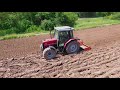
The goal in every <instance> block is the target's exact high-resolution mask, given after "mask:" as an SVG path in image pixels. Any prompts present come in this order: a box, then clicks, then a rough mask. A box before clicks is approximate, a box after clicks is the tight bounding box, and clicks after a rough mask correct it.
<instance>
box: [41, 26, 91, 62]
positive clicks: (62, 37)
mask: <svg viewBox="0 0 120 90" xmlns="http://www.w3.org/2000/svg"><path fill="white" fill-rule="evenodd" d="M54 29H55V31H54V37H53V38H51V39H46V40H44V41H43V42H42V44H41V45H40V48H41V50H42V51H43V57H44V58H45V59H47V60H49V59H53V58H54V57H55V56H56V54H57V53H58V52H61V53H67V54H72V53H77V52H78V51H80V49H82V50H90V49H91V48H90V47H88V46H86V45H84V44H83V42H82V41H81V40H80V39H78V38H74V36H73V30H74V28H72V27H69V26H61V27H55V28H54Z"/></svg>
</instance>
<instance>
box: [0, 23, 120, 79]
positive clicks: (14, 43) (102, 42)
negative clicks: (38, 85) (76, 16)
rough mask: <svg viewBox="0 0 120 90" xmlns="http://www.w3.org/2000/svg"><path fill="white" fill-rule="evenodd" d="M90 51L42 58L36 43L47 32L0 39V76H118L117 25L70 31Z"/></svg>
mask: <svg viewBox="0 0 120 90" xmlns="http://www.w3.org/2000/svg"><path fill="white" fill-rule="evenodd" d="M74 36H75V37H78V38H80V39H81V40H83V41H84V43H85V44H87V45H89V46H91V48H92V50H90V51H87V52H80V53H79V54H71V55H65V56H62V55H60V54H58V55H57V56H56V58H55V59H53V60H51V61H46V60H44V59H43V58H42V53H41V52H40V49H39V45H40V44H41V42H42V40H44V39H46V38H49V35H40V36H33V37H26V38H21V39H11V40H1V41H0V78H115V77H117V78H118V77H120V25H111V26H105V27H98V28H91V29H85V30H79V31H75V32H74Z"/></svg>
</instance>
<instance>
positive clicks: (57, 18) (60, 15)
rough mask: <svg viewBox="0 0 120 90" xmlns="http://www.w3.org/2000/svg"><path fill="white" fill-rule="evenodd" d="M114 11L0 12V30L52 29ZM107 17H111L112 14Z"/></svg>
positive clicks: (8, 31)
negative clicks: (79, 19)
mask: <svg viewBox="0 0 120 90" xmlns="http://www.w3.org/2000/svg"><path fill="white" fill-rule="evenodd" d="M115 13H116V12H0V31H3V32H5V33H7V34H10V33H24V32H33V31H35V30H38V31H39V30H52V29H53V28H54V27H55V26H61V25H68V26H74V25H75V22H76V20H77V19H78V18H87V17H105V16H110V15H112V14H114V15H116V16H115V18H116V17H117V18H118V16H120V15H119V14H115ZM109 18H113V17H112V16H111V17H109Z"/></svg>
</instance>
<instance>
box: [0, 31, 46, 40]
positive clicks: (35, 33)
mask: <svg viewBox="0 0 120 90" xmlns="http://www.w3.org/2000/svg"><path fill="white" fill-rule="evenodd" d="M47 33H48V32H42V33H41V32H33V33H24V34H10V35H5V36H1V37H0V40H7V39H13V38H23V37H31V36H37V35H40V34H47Z"/></svg>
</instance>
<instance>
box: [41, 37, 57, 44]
mask: <svg viewBox="0 0 120 90" xmlns="http://www.w3.org/2000/svg"><path fill="white" fill-rule="evenodd" d="M56 41H57V39H55V38H52V39H46V40H44V41H43V43H47V42H56Z"/></svg>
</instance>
